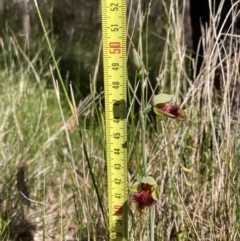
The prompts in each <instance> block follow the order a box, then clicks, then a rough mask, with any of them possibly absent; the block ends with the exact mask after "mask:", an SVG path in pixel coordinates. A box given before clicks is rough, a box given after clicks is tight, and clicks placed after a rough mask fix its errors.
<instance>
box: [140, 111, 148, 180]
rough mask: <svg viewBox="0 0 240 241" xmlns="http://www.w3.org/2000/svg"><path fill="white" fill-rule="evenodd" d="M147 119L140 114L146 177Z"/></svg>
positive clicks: (145, 174) (145, 173)
mask: <svg viewBox="0 0 240 241" xmlns="http://www.w3.org/2000/svg"><path fill="white" fill-rule="evenodd" d="M145 119H146V117H145V116H144V115H143V114H142V113H140V122H141V135H142V157H143V169H144V176H145V177H146V176H147V155H146V148H145V141H146V138H145V127H146V125H145Z"/></svg>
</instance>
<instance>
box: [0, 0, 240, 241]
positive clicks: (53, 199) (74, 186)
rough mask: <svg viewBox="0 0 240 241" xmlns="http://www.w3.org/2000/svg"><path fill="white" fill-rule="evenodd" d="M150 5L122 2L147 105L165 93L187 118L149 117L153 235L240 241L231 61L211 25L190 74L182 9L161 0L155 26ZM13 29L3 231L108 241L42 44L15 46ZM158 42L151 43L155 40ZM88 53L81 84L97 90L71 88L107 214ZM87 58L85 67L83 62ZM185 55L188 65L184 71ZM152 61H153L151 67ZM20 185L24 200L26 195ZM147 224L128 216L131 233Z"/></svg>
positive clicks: (0, 151)
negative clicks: (141, 66)
mask: <svg viewBox="0 0 240 241" xmlns="http://www.w3.org/2000/svg"><path fill="white" fill-rule="evenodd" d="M138 3H140V2H138ZM134 4H135V3H134ZM157 4H159V3H157V1H153V2H152V5H150V6H151V10H150V11H153V12H154V11H155V6H157ZM136 5H137V3H136ZM147 7H148V5H146V6H144V5H139V8H138V11H137V8H135V7H134V5H133V6H132V7H131V5H129V9H128V13H129V18H128V21H129V30H128V32H129V35H130V36H132V41H133V42H134V44H135V45H136V46H138V45H139V48H140V49H141V50H142V53H143V60H144V63H145V66H146V67H147V69H148V70H149V73H150V75H149V78H148V77H146V90H147V92H148V97H147V100H148V101H149V102H150V100H151V98H152V96H153V95H154V94H156V93H158V92H159V91H160V92H166V93H170V94H173V95H174V102H175V103H177V104H179V105H181V106H182V107H183V108H185V109H186V110H187V113H188V120H186V121H174V120H170V119H156V118H155V117H154V116H152V115H149V116H148V117H147V133H146V146H145V147H146V150H147V160H148V173H149V174H151V175H152V176H153V177H154V178H155V179H156V180H157V183H158V187H159V191H160V200H159V202H158V203H157V204H156V205H155V207H154V208H155V211H156V219H155V240H240V234H239V228H238V227H239V220H240V215H239V214H240V212H239V209H238V208H239V204H240V202H239V154H240V150H239V131H238V129H239V124H238V123H239V122H238V112H237V111H236V110H235V112H233V111H232V106H231V101H230V100H231V98H235V97H233V96H232V95H233V93H234V92H233V91H232V90H231V86H232V83H234V86H237V81H238V72H239V71H238V63H239V60H238V58H237V57H235V58H232V56H229V55H227V54H225V55H224V58H223V57H222V55H221V56H220V52H219V49H223V48H224V46H223V45H222V43H221V42H219V43H218V42H216V41H215V39H214V31H213V30H214V27H212V26H211V27H210V28H209V29H208V30H207V33H208V34H207V36H206V39H207V41H206V45H205V50H204V51H205V54H204V63H205V66H204V68H203V69H202V71H201V73H200V74H198V75H196V74H195V72H194V71H195V69H194V66H195V63H194V61H193V60H192V59H191V53H190V52H188V51H187V48H186V37H185V35H186V33H185V28H184V23H185V12H184V10H185V6H184V5H183V6H182V5H178V3H174V2H171V3H169V2H164V1H162V3H161V10H162V11H161V13H162V14H163V17H161V19H160V20H159V21H160V23H162V29H161V31H160V30H159V31H160V33H159V32H157V31H156V32H155V28H156V26H154V25H151V14H150V15H149V24H147V15H146V14H145V13H146V9H147ZM157 26H158V25H157ZM139 29H141V30H142V31H138V30H139ZM13 33H14V31H13V32H11V31H10V30H7V31H6V32H5V34H4V36H2V39H1V53H0V57H1V71H0V77H1V88H0V99H1V101H0V111H1V115H0V137H1V142H0V145H1V148H0V157H1V162H0V166H1V175H0V190H1V192H0V238H1V240H10V239H15V240H24V241H25V240H26V241H27V240H33V236H34V237H35V240H46V241H48V240H97V241H98V240H107V230H106V227H105V224H104V220H103V216H102V213H101V209H100V204H99V201H98V199H97V196H96V192H95V190H94V188H93V180H92V179H91V176H90V174H89V168H88V163H87V160H86V156H85V155H84V150H83V143H82V141H81V138H80V137H79V133H78V131H77V128H76V126H75V122H74V120H73V119H72V117H71V114H70V111H69V108H68V105H67V103H66V99H65V97H64V95H63V94H62V93H61V91H59V89H58V88H57V86H55V85H54V83H55V84H56V82H55V80H54V79H55V78H54V75H55V73H53V75H52V74H51V71H50V67H49V63H51V59H50V55H49V53H48V50H47V48H46V44H45V42H44V40H43V39H42V40H39V38H36V41H35V40H32V49H31V50H29V51H23V50H22V49H21V44H19V41H18V40H17V39H18V38H15V37H16V36H15V35H14V34H13ZM230 33H231V31H230ZM159 34H161V38H160V36H159ZM41 36H43V35H41ZM231 36H232V35H231V34H230V37H231ZM162 37H163V38H164V40H162ZM215 37H216V36H215ZM140 40H142V41H140ZM156 40H157V41H158V42H159V49H154V48H153V47H152V46H154V44H156ZM146 41H148V42H147V44H146ZM129 42H130V41H129ZM52 43H53V47H54V48H55V49H56V54H57V53H58V51H60V49H58V48H59V45H58V44H57V43H56V42H55V39H54V38H53V39H52ZM77 46H78V45H76V47H75V49H78V47H77ZM96 49H97V50H98V46H97V47H96ZM129 49H130V47H129ZM81 51H83V52H84V51H85V50H81ZM86 51H87V52H88V51H89V50H88V49H86ZM84 54H89V52H88V53H84ZM56 57H58V55H57V56H56ZM97 57H98V53H97V54H96V55H95V58H94V59H95V63H96V65H95V69H94V71H93V72H92V73H93V74H92V76H93V77H92V78H90V80H91V81H89V77H88V75H86V76H87V77H86V76H84V77H83V76H82V77H81V81H82V82H84V84H85V83H87V85H88V86H91V85H90V83H92V88H93V89H94V90H96V92H92V93H89V94H88V93H87V92H85V93H84V94H83V93H79V92H81V87H80V88H77V90H76V89H74V91H75V94H76V96H77V97H76V100H77V101H78V100H79V102H77V105H78V113H79V123H80V124H79V125H80V127H81V130H82V134H83V141H84V143H85V145H86V147H87V153H88V156H89V158H90V163H91V166H92V169H93V173H94V177H95V180H96V184H97V187H98V190H99V192H100V198H101V202H102V204H103V208H104V215H105V216H106V217H107V213H108V210H107V195H108V194H107V185H106V184H107V183H106V182H107V180H106V179H107V177H106V162H105V153H104V149H105V144H104V141H105V140H104V133H105V129H104V128H105V127H104V107H103V106H102V98H103V95H102V93H101V91H100V89H101V86H102V82H101V81H102V79H101V71H100V69H101V63H98V61H97ZM99 57H101V55H100V54H99ZM148 57H149V58H148ZM219 59H220V60H219ZM84 61H85V62H86V63H88V59H84ZM192 62H193V70H191V68H190V67H189V66H191V63H192ZM128 65H129V70H128V72H129V82H128V91H129V92H128V95H129V103H128V105H129V115H128V116H129V122H128V123H129V125H128V136H129V141H128V143H129V146H128V150H129V151H128V164H129V176H128V178H129V185H131V184H132V183H133V180H136V179H137V178H139V177H140V176H141V173H142V170H141V168H142V158H141V155H142V152H141V130H140V122H139V117H138V111H137V110H138V108H139V103H140V102H141V99H140V97H139V95H135V93H138V92H139V89H138V88H139V87H138V86H139V80H138V78H137V76H135V71H134V69H133V68H132V64H131V56H130V57H129V61H128ZM79 66H80V65H79ZM152 66H157V67H155V68H153V69H154V71H152V72H151V68H152ZM226 66H227V67H226ZM98 68H99V71H98ZM219 70H220V74H221V76H222V79H223V81H224V86H225V88H223V89H221V90H220V91H218V92H216V90H215V89H214V85H213V83H214V80H215V72H216V71H219ZM77 71H79V69H78V68H77V69H76V73H75V74H77ZM94 73H95V75H94ZM75 76H76V75H75ZM189 76H194V78H190V77H189ZM66 80H67V78H66ZM66 83H68V81H66ZM97 85H98V86H97ZM54 86H55V87H54ZM88 88H90V87H88ZM78 91H79V92H78ZM20 191H21V192H23V193H24V194H25V195H26V196H29V198H30V199H31V200H32V201H31V202H27V201H26V199H24V198H23V197H22V196H21V194H20ZM147 220H148V219H147V214H146V217H142V218H141V219H140V218H139V217H138V216H133V215H132V212H131V211H129V238H130V240H148V232H149V231H148V221H147Z"/></svg>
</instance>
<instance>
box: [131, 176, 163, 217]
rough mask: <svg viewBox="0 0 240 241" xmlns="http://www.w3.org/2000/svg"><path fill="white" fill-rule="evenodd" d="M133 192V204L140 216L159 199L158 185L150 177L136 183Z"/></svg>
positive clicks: (132, 188)
mask: <svg viewBox="0 0 240 241" xmlns="http://www.w3.org/2000/svg"><path fill="white" fill-rule="evenodd" d="M131 190H132V191H133V192H132V193H131V195H130V197H131V200H132V201H133V202H132V203H133V204H134V206H135V207H136V209H137V210H138V211H139V214H140V215H142V213H143V212H144V210H145V209H146V208H148V207H151V206H152V205H153V204H154V203H156V201H157V200H158V199H159V193H158V189H157V184H156V182H155V180H154V179H153V178H152V177H150V176H147V177H144V178H142V180H141V182H137V183H135V184H134V185H133V186H132V187H131Z"/></svg>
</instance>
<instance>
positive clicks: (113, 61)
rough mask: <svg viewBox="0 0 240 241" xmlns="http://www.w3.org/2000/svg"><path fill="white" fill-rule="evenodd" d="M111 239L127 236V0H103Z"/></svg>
mask: <svg viewBox="0 0 240 241" xmlns="http://www.w3.org/2000/svg"><path fill="white" fill-rule="evenodd" d="M102 30H103V60H104V61H103V64H104V90H105V118H106V148H107V174H108V206H109V226H110V239H111V240H115V241H120V240H121V241H122V240H126V239H127V210H126V201H127V148H126V141H127V120H126V114H125V112H126V110H125V108H126V93H127V86H126V84H127V71H126V1H125V0H114V2H113V0H102Z"/></svg>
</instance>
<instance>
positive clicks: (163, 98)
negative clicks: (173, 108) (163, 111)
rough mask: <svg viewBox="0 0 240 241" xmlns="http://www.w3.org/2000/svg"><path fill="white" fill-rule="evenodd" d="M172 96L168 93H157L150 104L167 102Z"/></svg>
mask: <svg viewBox="0 0 240 241" xmlns="http://www.w3.org/2000/svg"><path fill="white" fill-rule="evenodd" d="M172 98H173V96H172V95H168V94H159V95H155V96H154V97H153V99H152V105H153V106H156V105H157V104H167V103H169V102H170V101H171V100H172Z"/></svg>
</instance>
